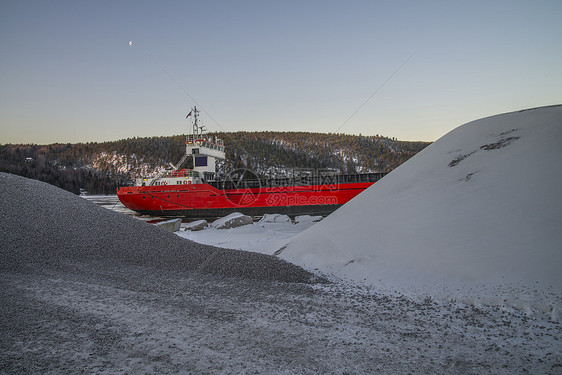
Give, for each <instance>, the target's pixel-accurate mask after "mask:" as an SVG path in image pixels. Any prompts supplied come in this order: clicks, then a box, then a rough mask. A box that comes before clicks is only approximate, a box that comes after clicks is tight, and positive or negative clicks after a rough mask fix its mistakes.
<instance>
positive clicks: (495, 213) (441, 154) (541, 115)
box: [280, 106, 562, 309]
mask: <svg viewBox="0 0 562 375" xmlns="http://www.w3.org/2000/svg"><path fill="white" fill-rule="evenodd" d="M561 144H562V106H553V107H544V108H538V109H532V110H525V111H520V112H514V113H508V114H502V115H497V116H493V117H489V118H485V119H481V120H477V121H474V122H470V123H467V124H465V125H463V126H460V127H458V128H457V129H455V130H453V131H451V132H450V133H448V134H447V135H445V136H443V137H442V138H441V139H439V140H438V141H436V142H434V143H433V144H432V145H430V146H429V147H427V148H426V149H424V150H423V151H422V152H420V153H419V154H418V155H416V156H415V157H413V158H412V159H410V160H409V161H408V162H406V163H405V164H403V165H402V166H400V167H399V168H397V169H396V170H394V171H393V172H391V173H390V174H389V175H387V176H386V177H385V178H383V179H382V180H381V181H379V182H378V183H377V184H375V185H374V186H372V187H371V188H369V189H368V190H366V191H365V192H363V193H362V194H360V195H359V196H357V197H356V198H355V199H353V200H352V201H351V202H349V203H348V204H346V205H345V206H343V207H342V208H341V209H339V210H337V211H336V212H335V213H334V214H332V215H331V216H329V217H328V218H327V219H325V220H324V221H322V222H320V223H319V224H318V225H316V226H314V227H312V228H310V229H309V230H307V231H305V232H303V233H301V234H300V235H298V236H296V237H295V238H294V239H293V240H292V241H291V242H290V243H289V244H288V245H287V246H286V248H285V249H284V250H282V252H281V253H280V254H281V257H283V258H284V259H286V260H289V261H291V262H294V263H296V264H299V265H303V266H306V267H308V268H310V269H319V270H321V271H324V272H327V273H332V274H335V275H337V276H340V277H343V278H348V279H351V280H354V281H358V282H359V281H363V282H367V283H369V284H372V285H380V286H385V287H390V288H402V289H404V290H416V291H418V292H422V293H426V292H431V293H435V292H436V291H437V290H439V291H440V293H448V294H449V295H450V294H459V293H457V292H458V291H459V290H462V294H463V295H464V296H467V295H469V294H472V295H476V296H477V298H478V299H480V300H482V299H487V298H492V299H494V298H500V300H503V299H505V298H507V297H506V296H508V295H509V296H510V297H509V298H510V300H511V301H515V300H520V299H526V300H535V301H538V300H541V301H542V302H545V303H547V304H549V305H552V303H555V304H558V305H559V304H560V296H561V295H562V272H560V265H561V264H562V231H561V230H560V228H562V200H561V199H560V186H562V148H561V147H560V145H561ZM518 288H522V289H518ZM543 292H544V293H543ZM541 293H542V294H541ZM545 293H546V294H545ZM549 293H552V296H554V297H552V296H551V295H550V294H549ZM539 294H540V296H539ZM551 297H552V298H557V299H558V300H557V301H556V302H553V301H552V298H551ZM495 301H496V302H497V301H498V300H497V299H496V300H495ZM542 302H541V303H542ZM512 303H517V302H512ZM537 303H539V302H537ZM546 308H547V309H549V308H550V309H552V306H551V307H546Z"/></svg>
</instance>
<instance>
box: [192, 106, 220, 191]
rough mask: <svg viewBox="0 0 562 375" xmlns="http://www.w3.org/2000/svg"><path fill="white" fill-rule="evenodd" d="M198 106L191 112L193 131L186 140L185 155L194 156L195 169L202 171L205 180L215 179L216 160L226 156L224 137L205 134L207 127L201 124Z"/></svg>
mask: <svg viewBox="0 0 562 375" xmlns="http://www.w3.org/2000/svg"><path fill="white" fill-rule="evenodd" d="M198 113H199V111H198V110H197V108H196V107H193V110H192V111H191V112H190V113H189V115H188V116H190V115H191V114H193V119H194V122H193V133H192V134H189V135H188V136H187V138H186V142H185V156H186V157H187V156H192V157H193V170H194V171H197V172H199V173H201V175H202V176H203V179H204V180H207V181H210V180H214V179H215V175H216V161H217V160H224V159H225V158H226V154H225V147H224V142H223V140H222V139H219V138H218V137H213V136H207V135H206V134H205V127H204V126H199V123H198Z"/></svg>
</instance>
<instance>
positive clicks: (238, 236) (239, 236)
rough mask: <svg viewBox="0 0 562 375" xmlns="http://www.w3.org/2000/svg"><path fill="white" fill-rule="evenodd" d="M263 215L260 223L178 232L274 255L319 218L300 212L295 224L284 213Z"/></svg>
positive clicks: (207, 240)
mask: <svg viewBox="0 0 562 375" xmlns="http://www.w3.org/2000/svg"><path fill="white" fill-rule="evenodd" d="M229 216H230V215H229ZM235 217H237V216H235ZM264 217H265V219H263V218H262V220H260V221H259V222H257V223H253V224H250V225H244V226H241V227H237V228H230V229H217V228H215V227H213V226H209V227H207V228H205V229H203V230H200V231H190V230H185V231H181V232H176V234H177V235H178V236H180V237H183V238H187V239H189V240H192V241H195V242H198V243H202V244H205V245H212V246H218V247H222V248H226V249H235V250H244V251H253V252H256V253H262V254H268V255H273V254H274V253H275V252H276V251H277V250H279V248H281V247H282V246H283V245H285V244H286V243H287V241H289V240H290V239H291V238H292V237H294V236H295V235H297V234H299V233H301V232H302V231H304V230H306V229H308V228H310V227H311V226H313V225H314V224H316V223H315V222H314V220H319V218H318V217H313V216H299V220H300V221H298V222H296V223H295V224H293V223H292V222H291V221H285V220H284V217H286V216H285V215H267V216H264ZM287 218H288V217H287ZM223 219H224V218H223ZM219 220H222V219H219ZM188 225H189V224H187V225H186V228H187V226H188Z"/></svg>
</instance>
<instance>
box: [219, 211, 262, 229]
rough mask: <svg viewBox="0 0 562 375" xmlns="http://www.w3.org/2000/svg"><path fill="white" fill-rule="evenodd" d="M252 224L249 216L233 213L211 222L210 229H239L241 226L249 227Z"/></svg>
mask: <svg viewBox="0 0 562 375" xmlns="http://www.w3.org/2000/svg"><path fill="white" fill-rule="evenodd" d="M253 222H254V221H253V220H252V218H251V217H250V216H247V215H243V214H241V213H240V212H233V213H231V214H230V215H227V216H225V217H221V218H220V219H217V220H215V221H213V223H212V224H211V227H213V228H215V229H230V228H237V227H241V226H243V225H249V224H252V223H253Z"/></svg>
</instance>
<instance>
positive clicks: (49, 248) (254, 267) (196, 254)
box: [0, 173, 315, 283]
mask: <svg viewBox="0 0 562 375" xmlns="http://www.w3.org/2000/svg"><path fill="white" fill-rule="evenodd" d="M0 233H2V235H1V236H0V256H1V260H0V270H3V271H10V270H17V271H24V270H25V269H26V268H28V267H36V266H44V265H51V266H56V265H58V264H60V265H64V264H71V263H72V262H80V261H102V262H106V261H107V262H112V263H116V262H117V263H118V262H123V263H127V264H132V265H136V266H146V267H156V268H160V269H167V270H177V271H196V272H200V273H205V274H213V275H217V276H224V277H243V278H249V279H258V280H273V281H281V282H298V283H309V282H311V281H313V280H314V279H315V277H314V275H313V274H311V273H309V272H307V271H305V270H303V269H302V268H300V267H298V266H295V265H293V264H291V263H288V262H286V261H283V260H281V259H278V258H275V257H272V256H268V255H264V254H258V253H252V252H246V251H238V250H230V249H221V248H216V247H213V246H208V245H202V244H198V243H195V242H192V241H189V240H186V239H182V238H180V237H178V236H177V235H175V234H173V233H169V232H165V231H163V230H162V229H159V228H157V227H155V226H153V225H150V224H146V223H144V222H143V221H140V220H137V219H135V218H132V217H128V216H126V215H122V214H119V213H116V212H112V211H110V210H107V209H105V208H102V207H99V206H97V205H95V204H93V203H90V202H88V201H87V200H85V199H82V198H80V197H78V196H76V195H74V194H71V193H69V192H66V191H64V190H61V189H59V188H57V187H54V186H51V185H48V184H46V183H43V182H40V181H35V180H30V179H27V178H23V177H19V176H15V175H11V174H7V173H0Z"/></svg>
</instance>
